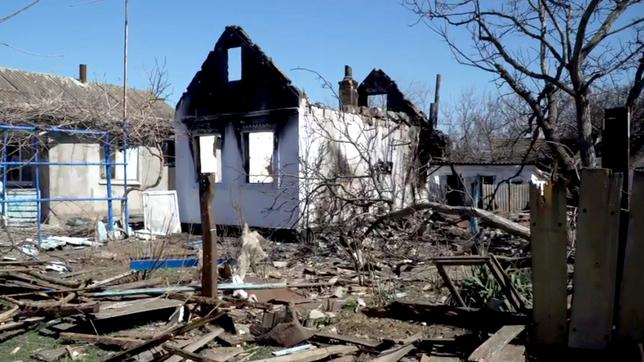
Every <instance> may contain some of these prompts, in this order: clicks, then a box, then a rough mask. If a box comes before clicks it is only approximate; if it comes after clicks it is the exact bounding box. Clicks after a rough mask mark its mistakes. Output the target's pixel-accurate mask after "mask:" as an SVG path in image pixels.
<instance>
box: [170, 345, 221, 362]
mask: <svg viewBox="0 0 644 362" xmlns="http://www.w3.org/2000/svg"><path fill="white" fill-rule="evenodd" d="M163 349H165V350H166V351H168V352H170V353H172V354H173V355H175V356H174V357H178V358H179V361H181V360H183V359H184V358H185V359H187V360H190V361H197V362H215V361H213V360H211V359H210V358H207V357H203V356H200V355H198V354H195V353H192V352H188V351H186V350H184V349H181V348H177V347H172V346H168V345H164V346H163Z"/></svg>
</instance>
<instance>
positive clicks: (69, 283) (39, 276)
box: [25, 271, 82, 288]
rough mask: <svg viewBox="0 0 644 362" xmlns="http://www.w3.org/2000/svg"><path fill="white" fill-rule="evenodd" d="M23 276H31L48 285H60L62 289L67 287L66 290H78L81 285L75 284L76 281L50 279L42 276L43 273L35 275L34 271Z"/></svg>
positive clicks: (79, 283) (47, 276) (44, 275)
mask: <svg viewBox="0 0 644 362" xmlns="http://www.w3.org/2000/svg"><path fill="white" fill-rule="evenodd" d="M25 274H27V275H29V276H32V277H34V278H36V279H41V280H44V281H45V282H48V283H53V284H57V285H62V286H64V287H68V288H78V287H80V286H81V284H82V283H81V282H77V281H69V280H62V279H58V278H54V277H51V276H49V275H46V274H43V273H37V272H35V271H27V272H25Z"/></svg>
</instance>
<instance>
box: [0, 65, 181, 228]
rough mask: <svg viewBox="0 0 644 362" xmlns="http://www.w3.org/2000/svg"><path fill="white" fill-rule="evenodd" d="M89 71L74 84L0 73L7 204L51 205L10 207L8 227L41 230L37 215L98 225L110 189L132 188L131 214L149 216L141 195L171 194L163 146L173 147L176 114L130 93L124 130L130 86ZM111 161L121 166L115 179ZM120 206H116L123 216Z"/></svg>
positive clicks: (146, 95)
mask: <svg viewBox="0 0 644 362" xmlns="http://www.w3.org/2000/svg"><path fill="white" fill-rule="evenodd" d="M86 72H87V68H86V66H84V65H81V67H80V74H79V78H78V79H75V78H72V77H64V76H57V75H51V74H42V73H32V72H25V71H19V70H14V69H7V68H0V124H1V125H2V132H0V141H2V147H1V152H2V153H1V159H2V160H3V164H5V165H6V167H0V175H1V176H0V183H2V185H1V188H2V198H3V200H4V201H11V200H16V199H25V200H26V199H28V200H33V199H36V198H39V199H41V200H44V201H42V202H19V203H6V202H5V203H3V204H2V205H3V206H2V209H1V210H2V220H3V223H4V224H9V225H18V224H20V225H22V224H27V225H30V224H35V223H37V222H38V220H37V217H38V214H40V218H41V220H40V221H41V222H47V223H51V224H56V223H59V224H60V223H64V222H67V221H69V219H72V218H79V217H80V218H84V219H88V220H90V221H92V222H93V221H95V220H96V219H97V218H98V217H104V216H106V215H107V212H108V206H107V201H106V199H107V198H108V197H109V196H110V195H109V194H110V191H108V187H107V185H108V184H110V185H111V197H113V198H117V199H118V198H120V197H122V196H123V195H124V189H125V188H126V187H127V189H128V190H129V191H128V194H127V197H128V201H129V204H128V208H129V210H130V214H131V215H137V214H142V213H143V200H142V190H168V189H172V187H173V186H172V183H173V181H172V180H171V179H172V177H171V174H172V173H173V172H171V171H170V169H169V168H168V163H167V159H164V157H163V156H164V155H163V152H162V148H163V147H160V146H162V145H164V144H167V140H171V136H172V117H173V110H172V108H171V107H170V106H168V105H167V104H166V103H165V102H163V101H162V100H160V99H158V98H157V97H156V96H154V95H153V94H151V93H150V92H147V91H141V90H135V89H129V90H128V122H127V127H124V125H123V118H122V117H123V106H122V97H123V87H120V86H115V85H110V84H102V83H97V82H93V81H88V80H87V77H86V74H87V73H86ZM94 131H96V132H94ZM106 144H109V145H110V147H109V152H110V154H109V155H107V154H106V153H105V152H106V151H105V147H104V145H106ZM36 150H38V152H35V151H36ZM107 160H109V162H110V163H112V164H114V166H112V168H111V169H110V172H109V175H108V174H107V172H106V167H105V164H106V163H108V161H107ZM124 163H127V165H124ZM80 164H83V165H80ZM119 164H121V165H123V166H117V165H119ZM125 181H127V182H125ZM126 184H127V185H126ZM90 198H91V199H103V200H102V201H92V200H89V199H90ZM38 205H40V212H38ZM120 206H121V202H119V201H114V202H113V213H114V215H115V216H117V217H118V215H119V214H120V213H121V212H122V210H121V207H120Z"/></svg>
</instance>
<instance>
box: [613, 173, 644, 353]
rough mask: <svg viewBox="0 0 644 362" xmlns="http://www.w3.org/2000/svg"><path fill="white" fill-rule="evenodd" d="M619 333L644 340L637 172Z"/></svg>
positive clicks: (641, 196)
mask: <svg viewBox="0 0 644 362" xmlns="http://www.w3.org/2000/svg"><path fill="white" fill-rule="evenodd" d="M623 270H624V272H623V274H622V282H621V286H620V288H621V290H620V298H619V305H618V308H619V309H618V313H617V334H618V335H619V336H620V337H623V338H628V339H634V340H638V341H642V340H644V171H635V173H634V175H633V190H632V194H631V209H630V221H629V224H628V237H627V239H626V252H625V253H624V269H623Z"/></svg>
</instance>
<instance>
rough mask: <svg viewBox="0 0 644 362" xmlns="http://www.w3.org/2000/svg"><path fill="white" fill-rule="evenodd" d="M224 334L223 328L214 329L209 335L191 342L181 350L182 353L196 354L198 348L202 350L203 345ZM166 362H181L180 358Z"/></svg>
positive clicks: (169, 359)
mask: <svg viewBox="0 0 644 362" xmlns="http://www.w3.org/2000/svg"><path fill="white" fill-rule="evenodd" d="M222 333H224V329H223V328H216V329H215V330H213V331H212V332H210V333H207V334H205V335H204V336H202V337H201V338H199V339H198V340H196V341H195V342H192V343H190V344H188V345H187V346H185V347H183V348H181V350H182V351H185V352H196V351H197V350H199V349H200V348H203V347H204V346H205V345H207V344H208V343H209V342H210V341H212V340H213V339H215V338H216V337H217V336H219V335H220V334H222ZM167 362H181V357H180V356H172V357H170V358H168V360H167Z"/></svg>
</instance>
